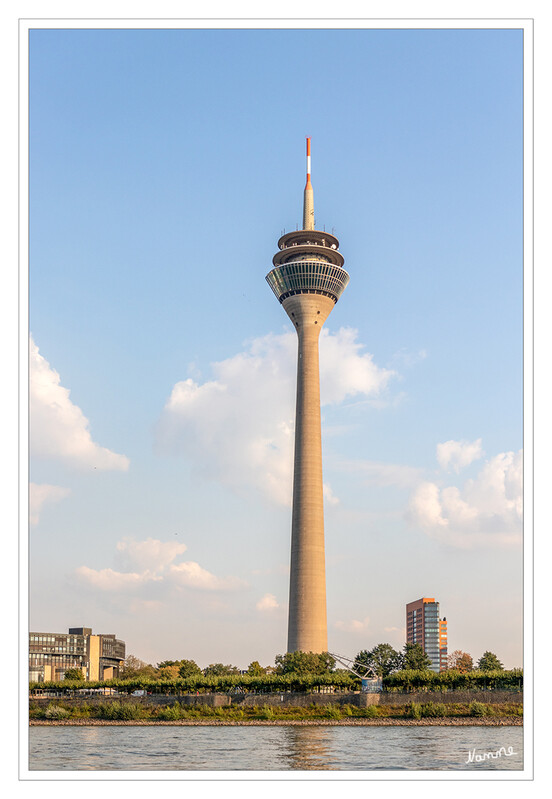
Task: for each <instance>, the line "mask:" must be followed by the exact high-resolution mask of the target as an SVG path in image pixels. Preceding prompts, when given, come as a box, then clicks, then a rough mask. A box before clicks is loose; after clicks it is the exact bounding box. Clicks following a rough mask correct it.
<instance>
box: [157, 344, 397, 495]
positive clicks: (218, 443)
mask: <svg viewBox="0 0 552 799" xmlns="http://www.w3.org/2000/svg"><path fill="white" fill-rule="evenodd" d="M361 349H362V345H360V344H359V343H358V342H357V341H356V332H355V331H354V330H347V329H342V330H339V331H338V332H337V333H336V334H330V333H329V332H328V331H326V330H323V331H322V335H321V339H320V381H321V403H322V404H329V403H338V402H342V401H343V400H345V399H346V398H347V397H353V396H355V395H366V396H375V395H377V394H379V393H381V392H382V391H383V389H384V388H385V387H386V385H387V383H388V382H389V380H390V378H391V376H392V375H393V374H394V373H393V372H391V371H389V370H386V369H380V368H379V367H377V366H376V365H375V364H374V363H373V360H372V356H371V355H370V354H368V353H364V354H363V353H361ZM296 364H297V337H296V335H295V333H293V332H289V333H284V334H282V335H272V334H271V335H268V336H264V337H262V338H258V339H255V340H254V341H252V342H251V343H250V345H249V347H248V349H247V350H246V351H244V352H240V353H238V354H237V355H235V356H233V357H231V358H227V359H226V360H224V361H221V362H219V363H215V364H213V373H214V379H213V380H210V381H208V382H205V383H203V384H200V383H197V382H195V381H194V380H192V379H191V378H188V379H186V380H183V381H180V382H179V383H177V384H176V385H175V386H174V388H173V391H172V393H171V395H170V397H169V399H168V401H167V403H166V405H165V408H164V410H163V413H162V415H161V418H160V420H159V423H158V426H157V431H156V445H157V450H158V452H160V453H162V454H173V455H184V456H187V457H188V458H189V459H190V461H191V462H192V463H193V465H194V468H195V470H196V471H198V472H199V473H201V474H203V476H205V477H207V478H209V479H212V480H217V481H220V482H221V483H223V484H225V485H227V486H228V487H230V488H231V489H232V490H234V491H236V492H238V493H242V492H243V491H244V490H247V489H249V488H253V489H254V490H256V491H259V492H261V493H262V494H263V495H264V496H265V497H267V498H269V499H270V500H271V501H273V502H275V503H278V504H283V505H289V504H290V503H291V493H292V464H293V436H294V416H295V381H296ZM326 491H327V492H328V489H326ZM326 496H327V498H328V497H329V498H330V499H329V501H330V503H331V502H332V499H331V498H332V496H333V495H332V494H331V493H330V494H328V493H327V494H326ZM336 499H337V498H335V497H334V498H333V500H334V502H335V500H336Z"/></svg>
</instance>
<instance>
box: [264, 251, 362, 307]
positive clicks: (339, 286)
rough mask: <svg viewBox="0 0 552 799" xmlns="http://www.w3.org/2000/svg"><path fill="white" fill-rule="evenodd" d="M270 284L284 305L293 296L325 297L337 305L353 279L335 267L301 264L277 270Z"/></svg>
mask: <svg viewBox="0 0 552 799" xmlns="http://www.w3.org/2000/svg"><path fill="white" fill-rule="evenodd" d="M266 280H267V282H268V285H269V286H270V288H271V289H272V291H273V292H274V294H275V295H276V297H277V298H278V300H279V301H280V302H283V301H284V300H285V299H286V297H289V296H291V295H292V294H325V295H326V296H327V297H331V298H332V299H333V300H334V302H337V300H338V299H339V298H340V296H341V294H342V293H343V291H344V289H345V287H346V286H347V283H348V282H349V275H348V274H347V272H346V271H345V270H344V269H341V267H339V266H336V265H335V264H329V263H324V262H322V261H313V260H310V261H307V260H297V261H292V262H287V263H284V264H280V265H279V266H276V267H274V269H272V271H271V272H269V273H268V275H267V276H266Z"/></svg>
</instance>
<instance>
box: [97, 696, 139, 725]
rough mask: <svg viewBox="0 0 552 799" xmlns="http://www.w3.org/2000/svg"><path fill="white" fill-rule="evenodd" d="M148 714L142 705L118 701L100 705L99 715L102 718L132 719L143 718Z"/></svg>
mask: <svg viewBox="0 0 552 799" xmlns="http://www.w3.org/2000/svg"><path fill="white" fill-rule="evenodd" d="M146 715H147V714H146V712H145V710H144V708H143V707H142V706H141V705H135V704H129V703H124V702H117V701H116V702H109V703H108V704H105V705H98V716H99V717H100V718H102V719H111V720H121V721H130V720H132V719H142V718H144V716H146Z"/></svg>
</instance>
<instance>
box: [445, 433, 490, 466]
mask: <svg viewBox="0 0 552 799" xmlns="http://www.w3.org/2000/svg"><path fill="white" fill-rule="evenodd" d="M482 456H483V450H482V449H481V439H480V438H478V439H477V441H471V442H470V441H445V442H444V444H437V462H438V464H439V466H440V467H441V469H445V470H447V469H452V470H453V471H455V472H456V473H457V474H458V472H460V470H461V469H464V468H465V467H466V466H469V465H470V463H473V461H475V460H478V459H479V458H481V457H482Z"/></svg>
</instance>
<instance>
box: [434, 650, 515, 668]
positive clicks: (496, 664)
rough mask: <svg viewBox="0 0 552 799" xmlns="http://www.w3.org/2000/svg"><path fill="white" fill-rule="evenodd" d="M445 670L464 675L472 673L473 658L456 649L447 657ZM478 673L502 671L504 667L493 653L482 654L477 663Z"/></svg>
mask: <svg viewBox="0 0 552 799" xmlns="http://www.w3.org/2000/svg"><path fill="white" fill-rule="evenodd" d="M447 668H449V669H456V671H460V672H462V674H465V673H466V672H468V671H473V669H474V665H473V658H472V656H471V655H469V654H468V653H467V652H462V650H460V649H456V650H455V651H454V652H451V654H450V655H449V656H448V659H447ZM476 668H477V669H478V670H479V671H503V670H504V666H503V665H502V663H501V662H500V660H499V659H498V657H497V656H496V655H495V654H494V652H484V653H483V654H482V655H481V657H480V658H479V660H478V661H477V667H476Z"/></svg>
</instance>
